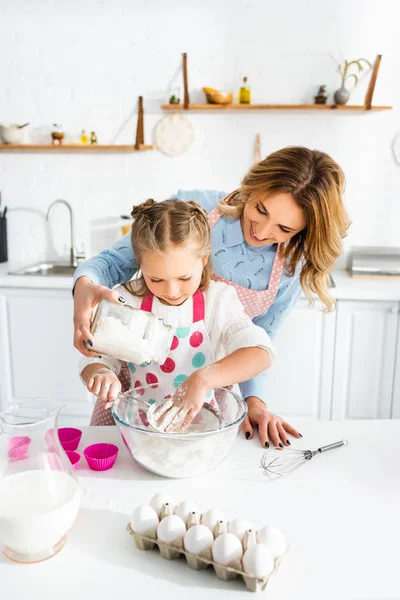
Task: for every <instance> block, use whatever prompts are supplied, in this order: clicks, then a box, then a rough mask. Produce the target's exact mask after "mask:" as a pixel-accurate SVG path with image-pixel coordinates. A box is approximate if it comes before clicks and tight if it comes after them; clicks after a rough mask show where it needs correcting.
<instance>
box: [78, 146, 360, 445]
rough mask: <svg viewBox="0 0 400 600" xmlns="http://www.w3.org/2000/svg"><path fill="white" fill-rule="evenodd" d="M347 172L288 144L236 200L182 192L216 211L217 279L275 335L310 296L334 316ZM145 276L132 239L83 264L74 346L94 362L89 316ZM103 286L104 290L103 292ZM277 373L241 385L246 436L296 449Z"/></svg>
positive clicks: (257, 170)
mask: <svg viewBox="0 0 400 600" xmlns="http://www.w3.org/2000/svg"><path fill="white" fill-rule="evenodd" d="M343 188H344V175H343V171H342V170H341V168H340V167H339V165H338V164H337V163H336V162H335V161H334V160H332V158H330V157H329V156H328V155H327V154H325V153H323V152H319V151H317V150H309V149H307V148H302V147H288V148H283V149H282V150H278V151H277V152H274V153H273V154H270V155H269V156H267V158H266V159H264V160H262V161H261V162H259V163H257V164H256V165H254V166H253V167H252V168H251V169H250V171H249V172H248V173H247V175H246V176H245V177H244V179H243V181H242V183H241V187H240V188H239V189H238V190H235V191H234V192H232V193H231V194H228V195H226V194H224V193H223V192H218V191H211V190H194V191H179V192H178V194H177V195H176V197H177V198H179V199H180V200H186V201H187V200H194V201H196V202H198V203H199V204H200V205H201V206H202V207H203V208H204V209H205V210H206V212H207V213H208V215H209V221H210V225H211V227H212V232H211V242H212V250H211V260H212V265H213V270H214V273H215V278H216V279H217V280H220V281H225V282H227V283H230V284H232V285H234V287H235V288H236V291H237V293H238V296H239V298H240V300H241V302H242V304H243V305H244V307H245V310H246V312H247V314H248V315H250V317H251V318H252V319H253V321H254V323H255V324H256V325H259V326H260V327H262V328H263V329H265V331H266V332H267V333H268V334H269V335H270V336H271V337H273V336H274V334H275V333H276V331H277V330H278V328H279V326H280V325H281V323H282V320H283V317H284V316H286V315H287V314H288V312H289V310H290V309H291V308H292V306H293V305H294V304H295V302H296V300H297V298H298V296H299V294H300V292H301V290H303V292H304V294H305V295H306V297H307V298H308V300H309V301H310V303H312V294H316V295H317V296H318V297H319V298H320V300H321V301H322V302H323V304H324V305H325V306H326V308H327V309H328V310H332V309H333V308H334V300H333V298H332V297H331V296H330V294H329V288H328V281H329V273H330V271H331V270H332V268H333V266H334V264H335V262H336V259H337V258H338V256H340V254H341V252H342V243H341V240H342V238H343V237H344V236H345V235H346V231H347V228H348V223H349V222H348V218H347V214H346V211H345V209H344V206H343V199H342V192H343ZM136 271H137V263H136V260H135V257H134V255H133V251H132V247H131V243H130V236H129V234H128V235H127V236H125V237H124V238H122V240H121V241H119V242H117V243H116V244H114V246H112V247H111V248H110V249H109V250H105V251H103V252H101V253H100V254H99V255H98V256H96V257H94V258H92V259H90V260H88V261H87V262H85V263H83V264H82V265H81V266H80V267H78V269H77V271H76V274H75V278H74V281H75V294H74V302H75V315H74V326H75V337H74V345H75V347H76V348H77V349H78V350H80V352H82V354H85V355H87V356H90V355H93V354H94V353H91V352H90V351H88V350H87V349H86V344H88V345H89V346H91V345H92V337H91V335H90V318H91V312H92V308H93V306H94V305H95V304H96V303H97V302H98V301H99V300H100V299H101V298H107V299H112V300H114V301H116V302H118V301H119V302H122V303H124V302H125V299H124V298H123V297H121V296H120V295H118V294H117V293H115V292H112V291H111V290H110V289H107V287H103V286H108V287H109V288H110V287H112V286H114V285H116V284H118V283H123V282H124V281H127V280H129V279H130V278H131V277H132V276H133V275H134V273H135V272H136ZM99 284H102V285H99ZM267 377H268V375H267V374H266V373H262V374H261V375H258V376H257V377H254V378H253V379H252V380H250V381H246V382H245V383H243V384H241V386H240V387H241V392H242V395H243V397H244V398H246V401H247V405H248V409H249V412H248V418H247V419H246V421H245V422H244V425H243V431H244V433H245V435H246V438H247V439H250V438H251V437H252V435H253V427H254V426H258V433H259V438H260V441H261V444H262V445H263V446H265V447H268V445H269V441H271V442H272V443H273V444H274V445H275V446H280V447H283V446H287V445H290V441H289V440H288V435H287V434H288V433H289V434H291V435H294V436H295V437H300V434H299V433H298V432H297V431H296V430H295V429H294V428H293V427H292V426H290V425H289V424H288V423H286V422H285V421H283V420H282V419H281V418H279V417H277V416H275V415H273V414H272V413H271V412H269V411H268V409H267V406H266V400H267V398H268V378H267Z"/></svg>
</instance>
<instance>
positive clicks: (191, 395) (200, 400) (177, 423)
mask: <svg viewBox="0 0 400 600" xmlns="http://www.w3.org/2000/svg"><path fill="white" fill-rule="evenodd" d="M207 391H208V388H207V386H206V385H205V383H204V381H203V379H202V377H201V376H200V374H199V371H195V372H194V373H192V375H190V376H189V377H188V378H187V379H185V381H184V382H183V383H181V385H180V386H179V387H178V388H177V389H176V391H175V393H174V395H173V397H172V398H171V399H170V400H168V401H167V402H165V403H163V404H162V406H160V407H159V408H157V410H155V411H154V415H153V417H154V421H155V423H156V425H157V427H158V428H160V429H162V430H163V431H166V432H168V431H177V430H180V431H184V430H185V429H187V427H188V426H189V425H190V423H191V422H192V421H193V419H194V418H195V416H196V415H197V414H198V412H199V411H200V409H201V407H202V406H203V404H204V401H205V399H206V396H207Z"/></svg>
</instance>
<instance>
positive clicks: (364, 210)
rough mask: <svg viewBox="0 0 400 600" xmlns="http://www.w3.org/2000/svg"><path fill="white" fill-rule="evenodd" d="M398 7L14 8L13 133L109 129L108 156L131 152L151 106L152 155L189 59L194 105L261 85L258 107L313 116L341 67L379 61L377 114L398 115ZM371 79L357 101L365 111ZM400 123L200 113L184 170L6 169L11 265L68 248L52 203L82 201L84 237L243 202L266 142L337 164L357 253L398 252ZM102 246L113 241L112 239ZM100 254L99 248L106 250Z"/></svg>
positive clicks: (13, 160)
mask: <svg viewBox="0 0 400 600" xmlns="http://www.w3.org/2000/svg"><path fill="white" fill-rule="evenodd" d="M396 15H397V10H396V2H395V0H393V1H389V0H381V1H380V2H379V3H377V2H375V1H374V0H364V1H360V0H346V1H345V0H337V1H336V2H334V3H332V2H330V1H328V0H308V1H307V2H305V1H301V2H299V1H298V0H281V1H280V2H275V1H271V0H202V1H201V2H196V3H195V2H190V1H188V0H186V1H184V0H170V1H169V2H165V1H162V0H146V1H145V0H142V1H141V2H138V1H134V0H102V1H101V0H70V1H68V2H66V1H55V0H50V1H49V0H46V1H45V0H33V1H32V0H2V2H1V4H0V74H1V93H0V121H14V122H26V121H30V122H31V124H32V127H33V133H32V135H35V136H37V135H39V134H42V132H43V131H46V130H47V128H48V127H49V126H50V125H51V124H52V123H55V122H57V123H61V124H62V125H63V126H64V128H65V129H66V130H67V131H68V132H70V133H71V134H73V135H76V134H78V133H79V131H80V130H81V129H82V128H85V129H87V130H89V131H90V130H92V129H94V130H96V132H97V134H98V138H99V141H100V142H104V143H110V142H112V143H114V142H117V143H118V142H120V143H126V142H131V141H132V140H133V139H134V135H135V126H136V115H134V116H133V118H129V116H130V115H131V114H132V110H134V109H135V107H136V98H137V96H138V95H139V94H141V95H143V96H144V98H145V110H146V120H145V135H146V142H147V143H150V142H151V141H152V130H153V127H154V125H155V124H156V123H157V121H158V120H159V119H160V117H161V111H160V109H159V106H160V104H161V103H162V102H163V101H165V100H166V97H167V92H166V90H167V88H168V86H169V85H171V83H172V85H173V86H174V85H176V84H178V85H180V82H181V78H180V76H178V78H175V79H174V74H176V71H177V68H178V67H179V64H180V54H181V52H184V51H186V52H187V53H188V57H189V83H190V89H191V94H192V100H193V101H195V100H198V99H201V98H202V92H201V88H202V87H203V85H208V86H212V87H216V88H221V89H226V90H228V89H235V88H237V87H238V86H239V85H240V81H241V77H242V76H243V75H247V77H248V78H249V82H250V84H251V87H252V93H253V101H254V102H257V101H260V102H265V103H275V102H276V103H298V102H311V101H312V97H313V95H314V94H315V93H316V91H317V89H318V86H319V85H320V84H326V85H327V86H328V90H329V91H330V92H333V91H334V90H335V89H336V88H337V87H338V86H339V79H338V75H337V73H336V71H335V68H336V67H335V63H334V62H333V59H332V58H331V56H330V53H332V54H333V55H334V56H336V57H338V58H340V57H342V58H349V59H354V58H358V57H360V56H365V57H367V58H369V59H370V60H373V59H374V57H375V55H376V54H377V53H382V54H383V61H382V66H381V71H380V73H379V78H378V84H377V88H376V93H375V98H374V103H375V104H393V105H394V106H396V105H397V104H398V103H399V101H400V78H399V76H398V69H399V59H400V53H399V39H400V38H399V36H398V34H397V30H398V19H397V16H396ZM367 84H368V79H365V80H363V81H362V82H361V83H360V85H359V87H358V88H357V89H356V91H355V92H354V94H353V97H352V102H354V103H362V101H363V97H364V94H365V91H366V87H367ZM398 115H399V111H398V110H397V109H396V110H393V111H391V112H385V113H378V114H367V115H366V114H354V115H353V114H351V113H349V114H331V113H325V112H323V113H320V114H319V113H314V112H305V113H301V112H292V113H286V112H254V113H239V114H238V113H236V112H231V113H226V114H217V113H210V114H208V113H207V114H206V113H190V114H189V118H190V120H191V122H192V123H193V125H194V129H195V141H194V144H193V146H192V147H191V149H190V150H189V151H188V152H187V153H186V154H184V155H182V156H180V157H175V158H169V157H166V156H163V155H162V154H161V153H159V152H148V153H141V154H136V155H133V156H130V155H129V156H128V155H124V154H90V155H81V154H57V155H49V154H43V153H40V154H19V153H17V154H9V155H6V154H0V190H1V191H2V193H3V201H4V202H7V204H8V205H9V232H10V235H9V237H10V240H9V254H10V259H13V260H23V261H25V262H26V261H28V260H29V261H31V260H33V259H34V258H35V257H36V256H39V255H40V254H44V253H48V252H50V251H51V249H52V248H53V247H54V249H55V250H56V251H58V252H59V251H62V250H65V248H66V240H67V228H68V227H67V225H68V219H67V214H66V213H64V212H63V210H62V209H61V208H60V209H59V211H57V213H55V214H54V232H55V234H54V235H53V238H52V237H51V236H50V234H49V231H48V228H47V226H46V224H45V221H44V214H45V211H46V209H47V207H48V205H49V204H50V202H52V201H53V200H54V199H56V198H60V197H61V198H66V199H68V200H69V201H70V202H71V203H72V205H73V207H74V210H75V215H76V220H77V228H78V235H79V238H81V239H83V238H85V239H86V242H87V243H88V241H89V240H90V235H89V224H90V222H91V221H93V220H96V219H104V218H106V217H110V218H115V217H118V215H119V214H121V213H126V212H129V209H130V206H131V205H132V204H133V203H137V202H139V201H142V200H143V199H145V198H147V197H149V196H151V197H154V198H156V199H162V198H165V197H166V196H168V195H170V194H171V193H173V192H174V191H175V190H176V189H177V188H179V187H181V188H191V187H206V188H220V189H224V190H227V191H229V190H231V189H233V188H234V187H235V186H237V185H238V182H239V181H240V178H241V177H242V176H243V174H244V173H245V171H246V169H247V168H248V167H249V166H250V164H251V162H252V160H253V147H254V140H255V135H256V134H257V133H260V134H261V136H262V150H263V153H264V154H267V153H269V152H271V151H273V150H276V149H277V148H280V147H282V146H285V145H288V144H302V145H306V146H310V147H313V148H319V149H322V150H325V151H327V152H329V153H331V154H332V156H333V157H334V158H335V159H337V160H338V161H339V162H340V164H341V165H342V166H343V168H344V170H345V172H346V174H347V181H348V184H347V192H346V201H347V204H348V208H349V211H350V214H351V216H352V218H353V221H354V225H353V227H352V232H351V235H350V236H349V238H348V241H347V245H350V244H351V243H353V244H391V245H395V244H396V243H397V244H398V243H399V239H400V236H399V234H398V223H399V222H400V198H399V196H400V167H399V166H397V165H396V164H395V163H394V160H393V158H392V154H391V143H392V140H393V137H394V135H395V134H396V133H397V131H398V130H400V123H399V118H398ZM100 235H101V233H100V232H99V236H100ZM100 245H101V244H100Z"/></svg>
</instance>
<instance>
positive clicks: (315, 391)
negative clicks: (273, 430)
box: [266, 299, 336, 419]
mask: <svg viewBox="0 0 400 600" xmlns="http://www.w3.org/2000/svg"><path fill="white" fill-rule="evenodd" d="M335 322H336V313H335V312H333V313H327V312H325V311H323V310H322V305H321V304H320V303H318V302H317V303H316V304H315V306H314V308H311V307H310V306H309V304H308V302H307V300H305V299H300V300H299V302H298V304H297V305H296V306H295V308H294V309H293V310H292V311H291V313H290V314H289V315H288V317H287V318H286V320H285V321H284V322H283V324H282V327H281V328H280V329H279V331H278V333H277V335H276V338H275V340H274V343H275V346H276V349H277V353H278V360H277V363H276V364H275V365H274V366H273V367H272V368H271V371H270V372H269V373H268V375H267V379H266V385H267V390H268V392H267V398H268V399H267V404H268V407H269V409H270V410H271V411H272V412H275V413H277V414H279V415H285V416H288V417H296V416H301V417H309V418H320V419H329V418H330V410H331V393H332V379H333V356H334V348H335Z"/></svg>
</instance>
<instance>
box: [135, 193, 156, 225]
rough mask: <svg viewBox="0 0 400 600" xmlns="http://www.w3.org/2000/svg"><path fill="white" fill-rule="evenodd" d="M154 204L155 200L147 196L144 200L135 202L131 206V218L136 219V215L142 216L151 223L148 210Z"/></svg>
mask: <svg viewBox="0 0 400 600" xmlns="http://www.w3.org/2000/svg"><path fill="white" fill-rule="evenodd" d="M155 204H156V202H155V200H153V199H152V198H149V199H148V200H146V202H142V203H141V204H137V205H136V206H134V207H133V208H132V212H131V217H132V218H133V219H137V218H138V217H144V218H145V219H146V221H147V222H148V223H150V224H151V219H150V215H149V210H150V208H151V207H152V206H154V205H155Z"/></svg>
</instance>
